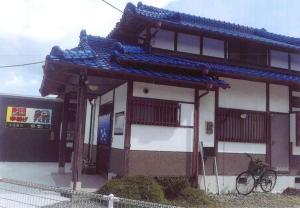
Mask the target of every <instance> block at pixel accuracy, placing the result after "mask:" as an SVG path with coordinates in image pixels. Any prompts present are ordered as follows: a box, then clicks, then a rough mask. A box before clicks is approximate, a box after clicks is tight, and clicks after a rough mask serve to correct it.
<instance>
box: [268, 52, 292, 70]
mask: <svg viewBox="0 0 300 208" xmlns="http://www.w3.org/2000/svg"><path fill="white" fill-rule="evenodd" d="M271 66H273V67H278V68H284V69H288V68H289V54H288V53H287V52H283V51H277V50H271Z"/></svg>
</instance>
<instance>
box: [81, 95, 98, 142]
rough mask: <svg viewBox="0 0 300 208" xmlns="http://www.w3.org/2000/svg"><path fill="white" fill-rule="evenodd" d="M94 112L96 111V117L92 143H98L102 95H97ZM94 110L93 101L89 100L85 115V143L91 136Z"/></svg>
mask: <svg viewBox="0 0 300 208" xmlns="http://www.w3.org/2000/svg"><path fill="white" fill-rule="evenodd" d="M92 102H93V103H94V108H95V110H94V112H95V117H94V119H95V120H94V129H92V131H94V132H93V134H92V135H91V136H92V138H91V144H93V145H96V144H97V136H98V120H99V118H98V115H99V109H100V97H97V98H96V99H95V100H94V101H92ZM91 111H92V106H91V103H90V102H89V101H88V100H87V103H86V116H85V131H84V143H85V144H88V143H89V136H90V126H91V113H92V112H91Z"/></svg>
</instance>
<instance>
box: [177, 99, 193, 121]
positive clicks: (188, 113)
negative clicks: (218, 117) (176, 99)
mask: <svg viewBox="0 0 300 208" xmlns="http://www.w3.org/2000/svg"><path fill="white" fill-rule="evenodd" d="M180 106H181V111H180V113H181V114H180V125H181V126H194V104H189V103H180Z"/></svg>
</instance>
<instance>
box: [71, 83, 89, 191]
mask: <svg viewBox="0 0 300 208" xmlns="http://www.w3.org/2000/svg"><path fill="white" fill-rule="evenodd" d="M86 90H87V89H86V86H85V83H84V82H83V80H80V81H79V88H78V91H77V111H76V125H75V126H76V129H75V141H74V152H73V161H72V182H73V189H74V190H76V189H77V188H79V187H77V186H78V185H79V184H80V178H81V171H82V151H83V136H84V123H85V108H86V100H87V93H86ZM78 182H79V183H78Z"/></svg>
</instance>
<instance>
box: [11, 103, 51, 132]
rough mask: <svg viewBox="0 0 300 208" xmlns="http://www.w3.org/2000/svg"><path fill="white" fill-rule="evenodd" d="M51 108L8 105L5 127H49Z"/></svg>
mask: <svg viewBox="0 0 300 208" xmlns="http://www.w3.org/2000/svg"><path fill="white" fill-rule="evenodd" d="M51 116H52V110H51V109H39V108H27V107H13V106H8V107H7V112H6V127H7V128H30V129H51Z"/></svg>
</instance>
